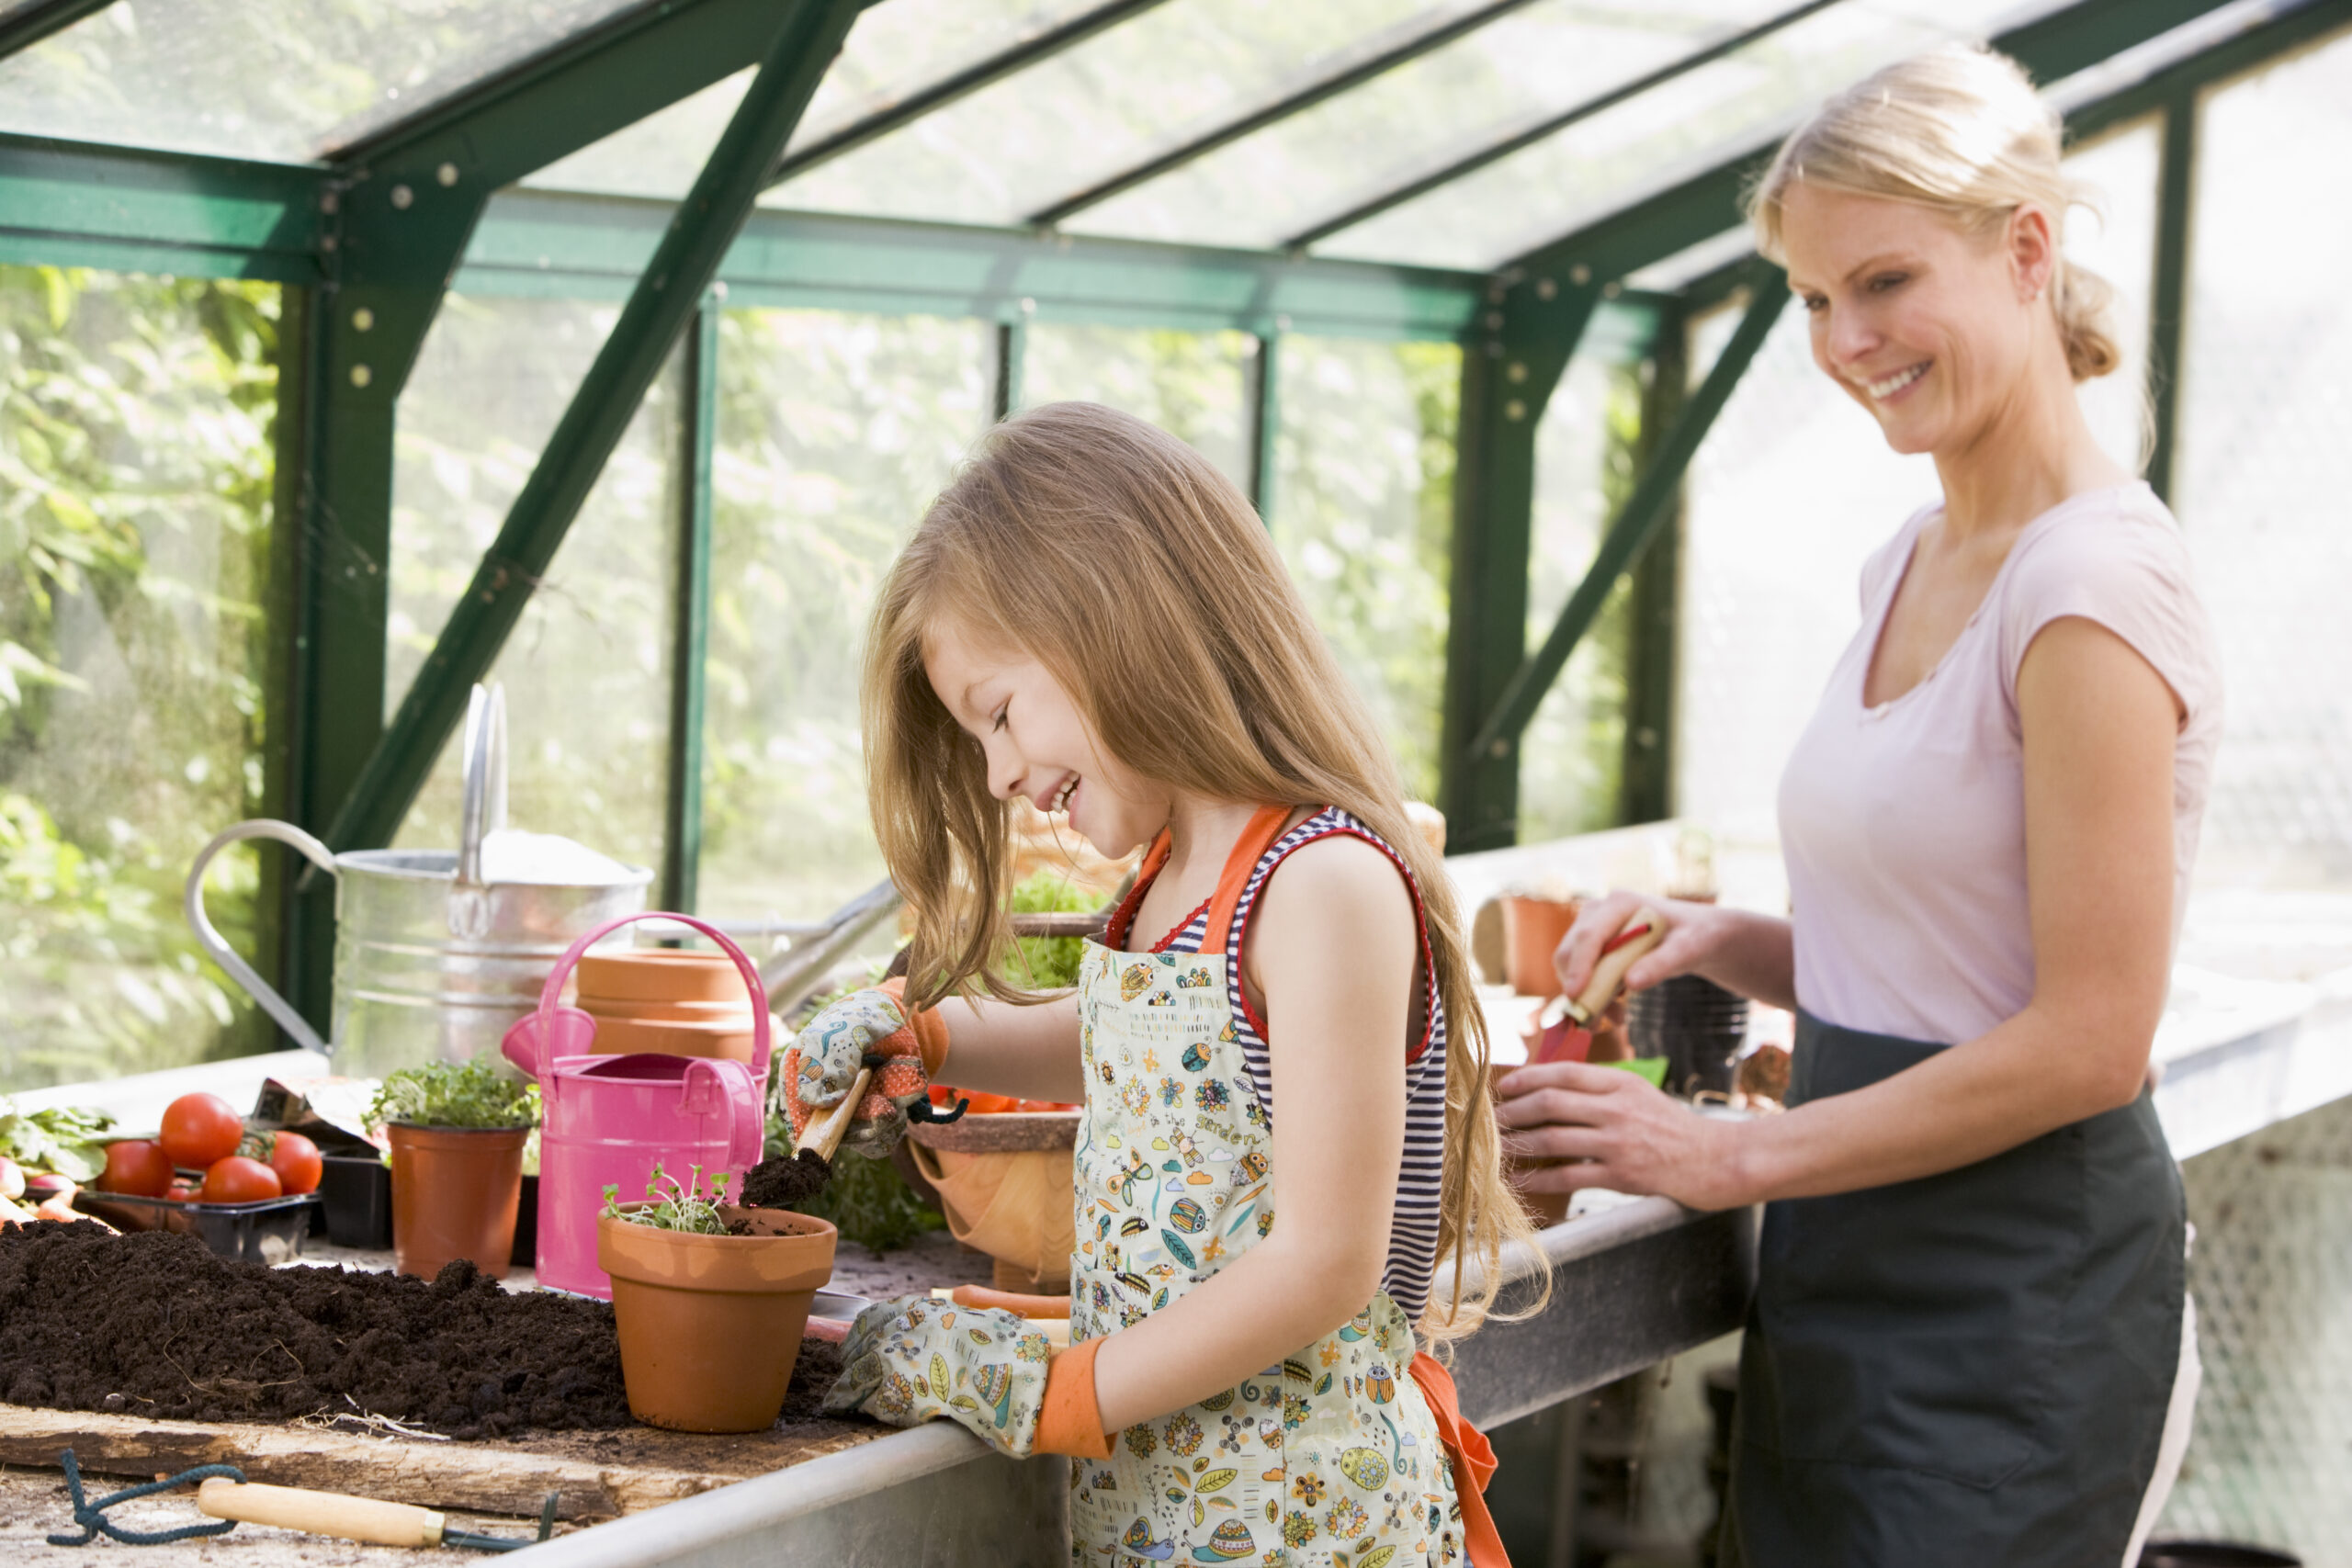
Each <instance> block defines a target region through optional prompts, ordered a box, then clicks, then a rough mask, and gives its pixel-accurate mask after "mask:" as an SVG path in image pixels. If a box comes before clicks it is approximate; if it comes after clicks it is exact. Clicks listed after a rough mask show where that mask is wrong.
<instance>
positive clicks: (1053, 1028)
mask: <svg viewBox="0 0 2352 1568" xmlns="http://www.w3.org/2000/svg"><path fill="white" fill-rule="evenodd" d="M936 1014H937V1017H938V1018H939V1020H940V1021H942V1022H943V1023H944V1024H946V1026H947V1055H946V1058H945V1059H944V1061H942V1062H941V1063H940V1066H939V1071H938V1072H937V1073H936V1074H934V1075H933V1077H936V1078H937V1080H938V1081H939V1082H941V1083H950V1084H954V1085H955V1086H956V1088H957V1089H977V1090H979V1091H981V1092H983V1093H987V1094H1003V1095H1010V1096H1012V1098H1013V1099H1015V1100H1056V1101H1059V1102H1062V1103H1065V1104H1067V1103H1072V1102H1075V1101H1078V1100H1084V1099H1085V1098H1086V1076H1085V1071H1084V1069H1083V1068H1082V1067H1081V1066H1080V1063H1079V1052H1078V995H1077V993H1076V992H1071V993H1069V995H1067V996H1059V997H1056V998H1054V999H1053V1000H1051V1001H1047V1002H1039V1003H1037V1004H1035V1006H1033V1007H1021V1006H1018V1005H1016V1004H1014V1003H1012V1002H1007V1001H1000V1000H998V999H997V998H994V997H980V998H967V997H951V998H948V999H947V1000H945V1001H944V1002H942V1003H940V1004H939V1007H938V1008H937V1010H936Z"/></svg>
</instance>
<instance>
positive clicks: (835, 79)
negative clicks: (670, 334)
mask: <svg viewBox="0 0 2352 1568" xmlns="http://www.w3.org/2000/svg"><path fill="white" fill-rule="evenodd" d="M5 3H6V0H0V4H5ZM1101 4H1103V0H889V4H888V5H883V6H873V7H871V8H870V9H868V10H866V11H865V12H862V13H861V14H860V15H859V17H858V18H857V23H856V25H855V26H854V27H853V28H851V29H850V35H849V41H848V42H847V43H845V44H844V45H842V53H841V58H840V59H838V60H836V61H834V62H833V68H832V69H831V71H828V72H827V73H825V80H824V82H823V83H822V84H821V85H819V87H818V88H817V96H815V97H814V98H813V99H811V100H810V101H809V112H808V113H807V114H806V115H804V116H802V117H801V120H800V129H799V130H797V132H795V133H794V135H793V138H792V144H793V145H794V146H796V147H800V146H806V145H807V144H808V143H809V142H811V141H821V140H822V139H823V138H825V137H828V136H831V135H832V134H833V133H834V132H836V131H838V130H842V129H843V128H844V127H847V126H850V125H854V124H855V123H857V122H858V121H859V120H861V119H864V118H866V117H868V116H869V115H874V114H878V113H880V112H882V111H883V110H885V109H888V108H889V107H891V106H893V105H895V104H897V103H899V102H901V101H902V100H904V99H905V98H906V97H907V96H909V95H910V94H912V93H915V92H919V91H921V90H922V88H925V87H928V86H930V85H933V84H934V83H936V82H940V81H943V80H944V79H945V78H947V77H949V76H952V75H954V74H955V73H956V72H958V71H961V70H964V69H965V68H966V67H967V66H970V65H975V64H978V62H981V61H984V60H988V59H990V58H992V57H993V56H995V55H998V54H1001V53H1003V52H1004V51H1007V50H1009V49H1012V48H1014V47H1015V46H1017V45H1019V44H1021V43H1023V42H1025V41H1026V40H1028V39H1032V38H1035V37H1036V36H1037V35H1038V34H1039V33H1043V32H1046V31H1048V30H1050V29H1051V28H1057V27H1059V26H1061V25H1062V24H1063V23H1066V22H1069V21H1071V20H1073V19H1075V18H1076V17H1080V16H1082V15H1084V14H1085V13H1086V12H1088V11H1091V10H1093V9H1094V8H1095V7H1096V6H1100V5H1101ZM750 85H752V71H751V70H750V69H748V68H747V69H745V70H742V71H739V72H737V73H735V74H734V75H732V76H729V77H728V78H727V79H726V80H725V81H722V82H715V83H713V84H712V85H709V86H707V87H706V88H704V89H703V90H702V91H701V92H699V93H696V94H695V95H694V96H692V97H690V98H684V99H682V100H680V101H679V102H677V103H674V104H673V105H671V106H670V107H668V108H666V109H663V110H662V111H661V112H660V113H658V114H653V115H649V116H647V117H646V118H643V119H641V120H639V121H638V122H637V123H636V124H635V125H632V126H630V127H628V129H627V130H618V131H616V132H614V133H613V134H612V135H610V136H607V137H606V138H605V139H604V140H603V141H599V142H596V143H594V145H593V146H588V147H583V148H582V149H581V150H580V151H579V152H574V153H573V154H572V155H571V157H569V158H565V159H562V160H560V161H559V162H557V163H554V164H548V166H547V167H546V168H544V169H541V170H540V171H539V172H538V173H537V174H535V175H528V176H527V177H526V178H525V179H524V181H523V183H524V184H525V185H527V186H544V187H546V188H548V189H552V190H576V191H589V192H594V193H596V194H599V195H607V196H643V197H661V198H663V199H666V200H676V199H677V198H678V197H683V196H684V195H685V194H686V192H687V190H688V189H689V188H691V187H692V186H693V185H694V183H695V175H698V174H700V173H701V172H702V165H703V161H704V160H705V159H707V158H708V157H709V156H710V150H711V149H712V148H713V147H715V146H717V145H718V137H719V133H720V132H722V131H724V130H726V129H727V121H728V119H729V117H731V116H732V115H733V114H734V112H735V106H736V105H737V104H739V103H741V102H742V99H743V93H744V90H745V89H746V88H748V87H749V86H750Z"/></svg>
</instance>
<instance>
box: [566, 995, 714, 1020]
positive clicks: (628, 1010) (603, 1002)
mask: <svg viewBox="0 0 2352 1568" xmlns="http://www.w3.org/2000/svg"><path fill="white" fill-rule="evenodd" d="M574 1005H576V1006H578V1007H580V1008H581V1009H582V1010H585V1011H587V1012H592V1013H594V1014H595V1015H596V1016H597V1017H598V1018H600V1019H605V1018H638V1019H645V1020H647V1021H651V1022H655V1023H737V1022H741V1023H742V1024H744V1026H745V1027H746V1028H748V1027H750V1019H751V1016H752V1010H751V1007H750V1005H749V1004H748V1003H747V1002H746V1001H745V999H744V998H741V997H738V998H735V999H734V1000H733V1001H731V1002H681V1001H667V1000H664V1001H658V1002H657V1001H634V1000H630V999H628V998H620V997H589V998H585V999H584V1000H582V1001H579V1002H577V1003H575V1004H574Z"/></svg>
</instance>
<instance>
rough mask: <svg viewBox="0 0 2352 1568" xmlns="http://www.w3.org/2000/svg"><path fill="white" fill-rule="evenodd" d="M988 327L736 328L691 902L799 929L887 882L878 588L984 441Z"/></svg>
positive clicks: (721, 423) (728, 342)
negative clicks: (873, 657)
mask: <svg viewBox="0 0 2352 1568" xmlns="http://www.w3.org/2000/svg"><path fill="white" fill-rule="evenodd" d="M994 340H995V333H994V330H993V329H992V328H991V327H990V326H989V324H988V323H986V322H984V321H943V320H939V319H936V318H933V317H926V316H864V315H847V314H842V313H838V312H834V311H827V310H729V311H728V312H727V314H726V316H725V317H724V318H723V326H722V335H721V338H720V348H721V352H720V355H719V362H718V363H719V377H720V391H719V398H720V401H719V420H718V453H717V458H716V462H717V486H716V489H717V496H716V501H717V506H716V513H715V516H714V519H713V535H712V558H711V623H710V660H709V664H708V666H707V669H708V676H709V696H708V703H709V707H708V713H707V718H706V721H705V728H704V737H705V744H706V746H707V759H706V763H705V783H704V789H703V842H702V862H701V874H700V901H701V907H702V909H703V910H704V912H706V913H708V914H712V915H716V916H718V917H721V918H728V917H733V918H741V919H759V918H766V917H775V918H778V919H812V918H816V917H819V916H822V915H825V914H829V913H831V911H832V910H833V909H835V908H839V907H840V906H841V905H842V904H843V903H844V902H846V901H847V900H848V899H849V898H850V897H853V896H854V895H855V894H857V893H861V892H863V891H865V889H866V888H867V887H870V886H873V885H874V884H875V883H876V882H877V881H879V880H880V879H881V876H882V863H881V860H880V857H879V856H878V855H877V854H876V852H875V848H874V834H873V828H872V825H871V819H870V818H869V817H868V814H867V811H866V805H865V767H864V764H863V761H862V760H861V748H860V742H859V735H858V713H857V684H858V669H859V662H858V661H859V659H860V657H861V649H862V647H863V644H864V639H865V618H866V615H867V613H868V611H869V610H870V608H871V606H872V604H873V599H874V592H875V589H876V586H877V584H878V583H879V581H880V580H881V576H882V572H883V570H884V569H885V568H887V567H888V565H889V562H890V560H891V558H892V557H894V556H895V555H896V554H897V553H898V550H899V546H900V544H901V543H903V542H904V541H905V539H906V537H907V536H908V535H909V534H910V533H911V532H912V531H913V529H914V525H915V524H916V523H917V522H918V521H919V520H920V519H921V517H922V511H923V508H924V507H925V506H927V505H929V504H930V502H931V499H932V497H933V496H934V495H936V494H937V493H938V492H939V491H940V489H941V487H942V486H943V485H944V484H945V483H946V481H947V478H948V475H949V474H950V472H951V471H952V470H953V468H954V467H955V465H956V460H957V458H959V457H961V456H962V455H963V454H964V452H965V450H966V449H967V447H968V446H970V445H971V443H972V442H973V441H974V440H975V439H977V438H978V436H979V434H980V433H981V432H982V431H983V430H984V429H985V428H986V427H987V424H988V419H989V400H990V396H991V394H992V391H993V388H994V372H995V365H994V361H995V341H994Z"/></svg>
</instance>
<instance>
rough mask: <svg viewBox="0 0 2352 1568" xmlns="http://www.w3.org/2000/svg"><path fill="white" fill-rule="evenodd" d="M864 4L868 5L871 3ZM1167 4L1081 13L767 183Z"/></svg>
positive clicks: (779, 163) (947, 80)
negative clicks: (1155, 7)
mask: <svg viewBox="0 0 2352 1568" xmlns="http://www.w3.org/2000/svg"><path fill="white" fill-rule="evenodd" d="M868 3H869V4H871V3H872V0H868ZM1166 3H1167V0H1110V3H1109V4H1107V5H1103V6H1095V7H1094V8H1093V9H1092V10H1091V11H1084V12H1080V14H1079V15H1077V16H1075V17H1071V18H1070V19H1069V20H1068V21H1066V22H1062V23H1059V24H1057V25H1056V26H1054V27H1051V28H1046V30H1045V31H1043V32H1041V33H1038V34H1037V35H1036V36H1035V37H1034V38H1026V39H1022V40H1021V41H1020V42H1019V43H1017V44H1014V45H1012V47H1011V48H1009V49H1005V50H1001V51H999V52H997V53H995V54H992V55H989V57H988V58H987V59H985V60H978V61H974V62H972V63H971V64H969V65H967V66H965V67H963V68H962V69H961V70H958V71H956V72H955V73H953V74H951V75H948V76H944V77H942V78H941V79H940V80H939V81H936V82H933V83H932V84H930V85H927V86H923V87H918V88H917V89H915V90H914V91H913V92H911V93H909V94H908V95H907V96H905V97H904V98H901V99H900V100H899V101H898V102H897V103H895V104H892V105H891V106H890V107H888V108H885V109H878V110H876V112H874V113H873V114H870V115H867V116H865V117H864V118H860V119H856V120H853V121H851V122H850V123H849V124H847V125H845V126H842V128H841V129H840V130H830V131H826V132H824V133H823V134H821V135H820V136H817V137H814V138H812V139H811V140H810V141H809V143H808V145H806V146H804V147H796V148H794V149H793V150H792V151H791V152H787V153H786V154H785V155H784V156H783V157H781V158H779V159H777V160H776V165H775V169H773V170H772V171H770V172H769V175H768V178H767V183H768V184H769V185H771V186H777V185H782V184H783V183H784V182H785V181H786V180H788V179H791V178H792V177H793V176H794V175H805V174H807V173H808V172H809V170H811V169H813V168H815V167H816V166H817V165H818V164H822V163H826V162H828V161H830V160H831V159H834V158H838V157H840V156H841V155H842V153H844V152H854V151H856V150H857V149H858V148H860V147H863V146H865V144H866V143H867V142H869V141H874V140H875V139H876V138H877V137H882V136H888V134H889V133H890V132H891V131H894V130H898V129H899V127H901V126H906V125H911V124H913V123H914V122H915V121H916V120H919V119H921V118H922V117H923V116H925V115H927V114H930V113H931V112H932V111H933V110H934V109H941V108H944V107H947V106H948V105H949V104H952V103H954V102H955V101H956V99H958V98H961V97H965V96H969V95H970V94H973V93H977V92H978V91H979V90H980V89H981V88H983V87H986V86H989V85H993V84H995V83H998V82H1001V81H1002V80H1004V78H1006V77H1007V76H1010V75H1012V73H1014V72H1016V71H1023V70H1026V69H1027V68H1028V67H1030V66H1032V65H1035V64H1036V63H1037V62H1039V61H1041V60H1046V59H1050V58H1051V57H1052V56H1054V55H1057V54H1059V53H1061V52H1062V51H1064V50H1067V49H1069V48H1071V47H1073V46H1075V45H1077V44H1080V43H1083V42H1085V41H1086V40H1087V39H1091V38H1092V37H1093V36H1094V35H1095V34H1097V33H1099V32H1103V31H1104V30H1106V29H1107V28H1114V27H1116V26H1117V25H1118V24H1119V23H1121V22H1124V21H1126V20H1128V19H1129V18H1130V17H1138V16H1141V15H1142V14H1143V13H1144V12H1146V11H1148V10H1150V9H1152V8H1153V7H1154V6H1161V5H1165V4H1166Z"/></svg>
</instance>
